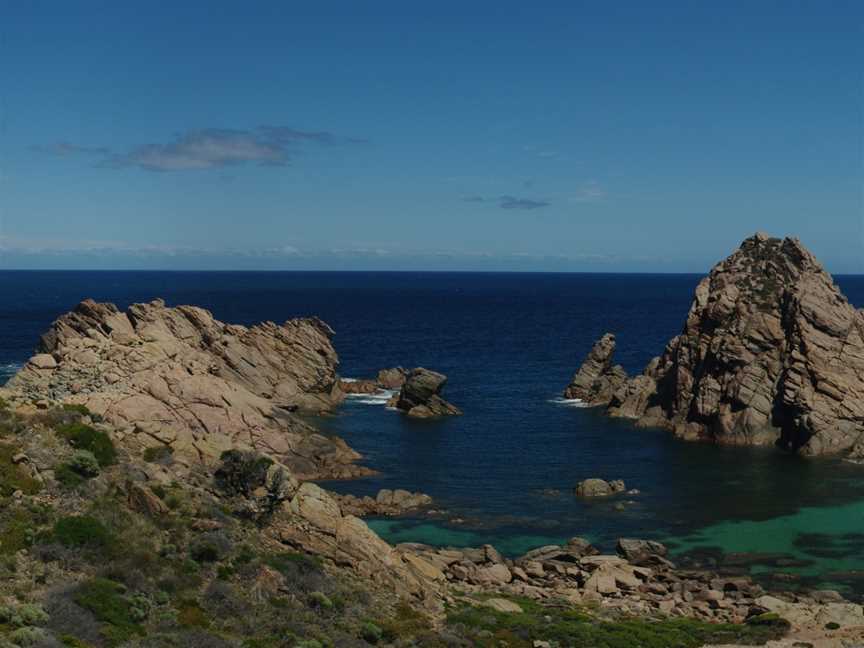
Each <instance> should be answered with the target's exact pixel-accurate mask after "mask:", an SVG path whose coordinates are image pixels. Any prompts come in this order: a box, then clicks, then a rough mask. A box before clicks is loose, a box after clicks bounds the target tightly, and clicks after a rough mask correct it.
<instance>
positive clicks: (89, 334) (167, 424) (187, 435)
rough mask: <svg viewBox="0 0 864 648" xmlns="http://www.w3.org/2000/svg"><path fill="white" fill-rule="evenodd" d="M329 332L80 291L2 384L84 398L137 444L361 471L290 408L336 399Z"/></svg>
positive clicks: (62, 398)
mask: <svg viewBox="0 0 864 648" xmlns="http://www.w3.org/2000/svg"><path fill="white" fill-rule="evenodd" d="M332 335H333V331H332V330H331V329H330V328H329V327H328V326H327V325H326V324H325V323H324V322H322V321H321V320H319V319H317V318H308V319H294V320H289V321H287V322H285V323H284V324H282V325H277V324H274V323H272V322H265V323H262V324H258V325H256V326H253V327H245V326H239V325H234V324H224V323H222V322H220V321H218V320H216V319H214V317H213V316H212V315H211V314H210V313H209V312H208V311H206V310H204V309H202V308H197V307H194V306H178V307H176V308H169V307H166V306H165V303H164V302H163V301H161V300H156V301H153V302H150V303H147V304H134V305H132V306H130V307H129V309H128V310H127V311H125V312H122V311H120V310H118V309H117V307H116V306H114V305H113V304H103V303H96V302H94V301H92V300H87V301H84V302H81V304H79V305H78V306H77V307H76V308H75V310H73V311H72V312H70V313H68V314H66V315H63V316H62V317H60V318H59V319H58V320H57V321H56V322H54V324H53V325H52V327H51V329H50V330H49V331H48V332H47V333H45V335H43V336H42V339H41V342H40V345H39V349H38V351H39V353H37V355H35V356H34V357H33V358H32V359H31V360H30V362H28V364H27V365H26V366H25V367H24V368H23V369H22V370H21V371H20V372H19V373H18V374H17V375H16V376H14V377H13V378H12V379H11V380H10V382H9V383H8V384H7V385H6V393H7V395H8V396H9V397H10V398H16V397H17V398H19V399H21V400H28V401H29V400H37V399H48V400H51V401H54V402H61V403H79V404H83V405H85V406H86V407H87V408H88V409H89V410H90V411H91V412H93V413H94V414H97V415H99V416H101V417H103V418H104V419H105V420H106V421H108V422H109V423H110V424H111V425H113V426H114V427H115V428H116V429H117V430H118V440H122V441H123V443H124V445H126V446H127V447H130V449H133V450H134V449H135V447H137V448H139V449H143V448H145V447H150V446H159V445H168V446H170V448H171V450H172V451H173V453H174V456H175V458H183V457H185V458H186V461H189V460H199V461H204V462H212V461H214V460H215V459H218V457H219V456H220V455H221V454H222V452H224V451H226V450H229V449H231V448H235V447H245V448H249V449H255V450H258V451H261V452H264V453H266V454H268V455H271V456H273V457H275V458H277V459H278V460H279V461H280V462H281V463H284V464H285V465H286V466H288V467H290V468H291V470H292V471H293V472H294V473H295V474H297V475H298V476H300V477H305V478H312V477H336V478H343V477H351V476H356V475H359V474H363V473H364V472H368V471H367V470H365V469H363V468H360V467H357V466H354V465H353V464H352V462H353V461H355V460H356V459H358V458H359V455H358V454H357V453H355V452H354V451H353V450H351V449H350V448H349V447H348V446H347V445H346V444H345V443H344V442H343V441H342V440H340V439H336V438H328V437H325V436H323V435H320V434H317V433H316V432H315V430H314V429H313V428H311V427H310V426H309V425H307V424H306V423H304V422H302V421H301V420H300V419H299V418H297V417H296V416H295V415H294V414H293V413H292V412H294V411H301V412H302V411H308V412H321V411H323V410H328V409H330V408H332V407H333V406H335V405H336V404H338V403H339V402H340V401H341V399H342V398H343V394H342V393H341V391H340V390H339V387H338V384H337V376H336V368H337V366H338V358H337V355H336V352H335V350H334V349H333V346H332V344H331V342H330V340H331V337H332Z"/></svg>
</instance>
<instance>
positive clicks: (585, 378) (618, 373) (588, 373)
mask: <svg viewBox="0 0 864 648" xmlns="http://www.w3.org/2000/svg"><path fill="white" fill-rule="evenodd" d="M614 354H615V336H614V335H612V334H611V333H607V334H606V335H604V336H603V337H601V338H600V339H599V340H597V342H595V343H594V346H593V347H592V349H591V352H590V353H589V354H588V357H587V358H586V360H585V362H584V363H583V364H582V366H581V367H580V368H579V371H577V372H576V373H575V374H574V376H573V378H572V380H571V381H570V384H569V385H567V388H566V389H565V390H564V398H568V399H576V400H580V401H582V402H583V403H585V404H586V405H599V404H605V403H608V402H609V401H610V400H612V396H613V395H614V394H615V392H616V391H618V389H620V387H621V386H622V385H623V384H624V383H625V382H627V372H626V371H624V368H623V367H622V366H621V365H614V366H613V365H612V357H613V355H614Z"/></svg>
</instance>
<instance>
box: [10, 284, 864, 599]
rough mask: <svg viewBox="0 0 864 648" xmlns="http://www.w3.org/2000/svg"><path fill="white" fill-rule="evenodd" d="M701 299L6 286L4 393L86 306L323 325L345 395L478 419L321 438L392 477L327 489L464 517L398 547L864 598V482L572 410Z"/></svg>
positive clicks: (560, 292) (346, 287) (385, 422)
mask: <svg viewBox="0 0 864 648" xmlns="http://www.w3.org/2000/svg"><path fill="white" fill-rule="evenodd" d="M698 280H699V277H698V276H697V275H599V274H476V273H251V272H247V273H195V272H184V273H171V272H164V273H160V272H0V286H2V287H3V292H2V295H3V299H2V301H0V373H2V372H4V368H5V372H6V373H7V374H8V373H9V371H12V370H14V368H15V367H16V366H18V365H19V364H20V363H22V362H24V361H25V360H26V359H27V358H28V357H29V355H30V354H31V352H32V350H33V348H34V346H35V344H36V342H37V339H38V336H39V335H40V334H41V333H42V332H43V331H44V330H45V329H46V328H47V327H48V325H49V324H50V323H51V321H52V320H53V319H54V318H56V317H57V316H59V315H60V314H62V313H63V312H65V311H67V310H69V309H70V308H72V307H74V305H75V304H76V303H77V302H78V301H80V300H81V299H83V298H85V297H92V298H94V299H97V300H107V301H113V302H115V303H116V304H117V305H118V306H121V307H124V306H126V305H128V304H129V303H132V302H135V301H146V300H150V299H153V298H155V297H162V298H164V299H165V300H166V301H167V302H168V303H169V304H170V305H176V304H196V305H200V306H203V307H205V308H208V309H210V310H211V311H213V313H214V314H215V315H216V317H218V318H219V319H222V320H224V321H228V322H237V323H242V324H253V323H255V322H258V321H261V320H274V321H277V322H279V321H282V320H285V319H287V318H290V317H296V316H305V315H317V316H320V317H321V318H322V319H324V320H325V321H327V322H328V323H329V324H330V325H331V326H332V327H333V328H334V329H335V331H336V337H335V340H334V344H335V346H336V348H337V350H338V352H339V355H340V358H341V361H342V365H341V374H342V375H343V376H346V377H366V376H374V375H375V373H376V372H377V371H378V369H380V368H384V367H390V366H394V365H402V366H405V367H412V366H418V365H422V366H426V367H429V368H433V369H436V370H438V371H442V372H444V373H446V374H447V375H448V376H449V378H450V381H449V383H448V385H447V388H446V392H445V395H446V396H447V398H448V399H449V400H451V401H452V402H454V403H455V404H457V405H458V406H459V407H461V408H462V409H463V410H464V412H465V414H464V416H461V417H456V418H450V419H446V420H440V421H412V420H409V419H407V418H405V417H403V416H402V415H400V414H398V413H397V412H393V411H388V410H386V409H385V408H384V407H383V406H381V405H372V404H365V403H364V402H362V400H361V399H355V400H351V401H349V402H347V403H346V404H345V406H344V407H343V408H342V409H341V411H340V412H339V413H338V414H337V415H336V416H334V417H329V418H326V419H322V420H319V421H317V423H318V424H319V425H320V426H322V427H323V428H324V429H325V431H329V432H333V433H337V434H339V435H341V436H342V437H344V438H345V439H346V440H347V441H348V442H349V443H350V444H351V445H352V446H353V447H355V448H356V449H358V450H359V451H360V452H362V453H363V454H364V455H365V463H366V464H367V465H369V466H371V467H372V468H375V469H376V470H378V471H379V475H377V476H375V477H372V478H368V479H363V480H357V481H350V482H341V483H331V484H327V486H328V487H330V488H334V489H336V490H340V491H343V492H353V493H356V494H373V493H375V492H377V490H378V489H380V488H384V487H387V488H407V489H409V490H420V491H423V492H426V493H429V494H430V495H432V496H433V497H434V498H435V499H436V501H437V503H438V506H439V507H441V508H443V509H445V510H446V514H444V515H442V516H440V517H434V518H423V519H417V520H414V519H409V520H400V521H392V520H373V521H372V522H371V523H372V525H373V526H374V528H376V529H377V530H378V531H379V532H381V533H382V534H383V535H384V536H385V537H387V538H388V539H390V540H393V541H425V542H432V543H437V544H477V543H479V542H492V543H493V544H495V545H496V546H498V547H499V548H500V549H502V550H504V551H506V552H508V553H511V554H516V553H519V552H522V551H525V550H527V549H529V548H531V547H533V546H538V545H541V544H547V543H549V542H560V541H562V540H564V539H566V538H569V537H571V536H573V535H583V536H587V537H589V538H591V539H592V540H594V541H596V542H598V543H600V544H601V545H602V546H604V547H606V548H611V547H612V546H613V543H614V540H615V539H616V538H617V537H620V536H625V535H627V536H639V537H656V538H661V539H663V540H665V541H668V542H671V543H672V544H673V545H675V546H676V547H677V548H678V549H679V550H680V551H683V550H685V549H694V548H703V549H704V548H706V547H716V548H719V549H722V550H724V551H726V552H731V551H736V552H737V551H758V552H761V553H778V552H779V553H783V554H786V555H791V556H794V557H795V558H797V559H799V560H802V561H804V562H802V564H801V565H799V566H798V567H796V568H794V571H797V572H798V573H799V574H800V577H801V578H802V579H803V581H804V582H807V583H809V584H812V583H815V582H817V581H818V582H820V583H823V584H824V583H826V582H827V583H829V584H837V585H838V586H845V587H852V588H853V589H855V590H857V591H859V592H860V591H864V467H858V466H853V465H851V464H847V463H842V462H840V461H837V460H831V459H827V460H803V459H800V458H798V457H795V456H789V455H785V454H782V453H780V452H778V451H774V450H766V449H740V448H718V447H713V446H709V445H704V444H696V443H686V442H680V441H676V440H674V439H672V438H671V437H670V436H669V435H668V434H667V433H665V432H662V431H655V430H638V429H635V428H634V427H633V426H632V425H630V424H629V423H627V422H626V421H616V420H610V419H607V418H605V417H603V416H602V415H600V414H599V413H598V412H597V411H595V410H589V409H579V408H574V407H570V406H566V405H562V404H561V403H558V402H555V399H556V397H557V396H558V395H559V394H560V392H561V390H562V389H563V387H564V386H565V385H566V384H567V382H568V380H569V378H570V376H571V375H572V373H573V371H574V370H575V369H576V368H577V367H578V366H579V364H580V363H581V361H582V359H583V357H584V355H585V354H586V353H587V351H588V350H589V349H590V347H591V344H592V343H593V342H594V340H595V339H596V338H597V337H599V336H600V335H602V334H603V333H604V332H606V331H612V332H614V333H616V335H617V337H618V349H619V351H618V361H619V362H621V364H623V365H624V366H625V368H627V369H628V370H629V371H631V372H637V371H640V370H641V369H642V367H643V366H644V365H645V364H646V363H647V362H648V360H650V358H651V357H653V356H654V355H657V354H658V353H660V352H661V351H662V349H663V346H664V345H665V343H666V341H667V340H668V339H669V338H670V337H672V336H673V335H675V334H676V333H678V331H679V330H680V328H681V326H682V324H683V321H684V318H685V315H686V313H687V310H688V308H689V305H690V300H691V296H692V292H693V289H694V287H695V286H696V284H697V282H698ZM837 282H838V284H839V285H840V286H841V288H842V289H843V291H844V292H845V293H846V295H847V296H848V297H849V299H850V301H852V302H853V303H855V304H857V305H862V304H864V277H838V278H837ZM0 380H2V377H0ZM594 476H597V477H604V478H610V479H611V478H621V479H624V480H625V481H626V482H627V485H628V487H629V488H636V489H639V491H640V494H639V495H638V496H633V497H624V498H617V499H611V500H603V501H596V502H586V501H580V500H578V499H576V498H574V497H573V496H572V494H571V492H572V488H573V486H574V484H575V483H576V482H577V481H579V480H580V479H584V478H586V477H594ZM550 489H551V490H554V491H558V493H557V494H556V493H550V492H549V490H550ZM622 504H623V506H622ZM622 509H623V510H622ZM767 562H769V563H770V560H769V561H767ZM757 569H761V570H765V571H771V569H772V567H771V566H770V564H768V565H763V566H761V567H757ZM784 569H786V570H787V571H788V568H784ZM841 572H842V573H841Z"/></svg>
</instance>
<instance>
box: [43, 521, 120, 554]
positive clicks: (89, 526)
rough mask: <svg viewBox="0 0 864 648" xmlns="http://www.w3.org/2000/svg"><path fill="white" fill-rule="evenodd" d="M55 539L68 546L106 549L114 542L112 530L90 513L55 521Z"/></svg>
mask: <svg viewBox="0 0 864 648" xmlns="http://www.w3.org/2000/svg"><path fill="white" fill-rule="evenodd" d="M54 539H55V540H56V541H57V542H59V543H60V544H62V545H63V546H66V547H82V548H84V547H86V548H89V549H106V548H108V547H110V546H111V545H112V544H113V540H114V538H113V536H112V535H111V532H110V531H109V530H108V529H107V528H106V527H105V525H104V524H102V523H101V522H100V521H99V520H97V519H95V518H92V517H90V516H88V515H72V516H69V517H64V518H60V519H59V520H57V522H55V523H54Z"/></svg>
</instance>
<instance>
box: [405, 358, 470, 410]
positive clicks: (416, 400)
mask: <svg viewBox="0 0 864 648" xmlns="http://www.w3.org/2000/svg"><path fill="white" fill-rule="evenodd" d="M446 383H447V376H445V375H444V374H442V373H438V372H437V371H431V370H429V369H424V368H423V367H418V368H416V369H412V370H411V371H410V372H409V373H408V376H407V378H406V380H405V384H404V385H402V389H401V390H400V392H399V394H398V396H397V397H396V398H395V406H396V407H397V408H398V409H400V410H402V411H404V412H406V413H407V414H408V416H414V417H417V418H430V417H435V416H454V415H459V414H462V411H461V410H460V409H459V408H458V407H456V406H455V405H452V404H451V403H448V402H447V401H446V400H444V399H443V398H442V397H441V390H442V389H444V385H445V384H446Z"/></svg>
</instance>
